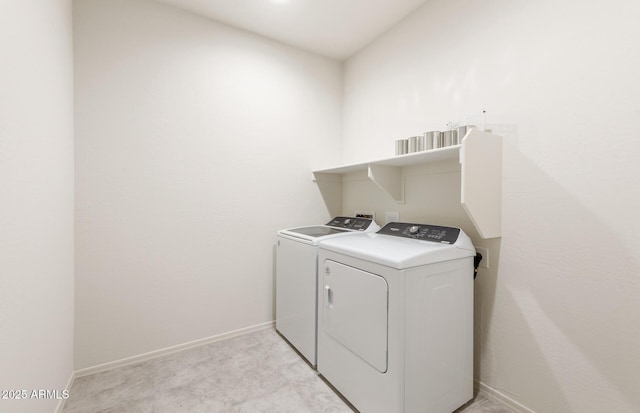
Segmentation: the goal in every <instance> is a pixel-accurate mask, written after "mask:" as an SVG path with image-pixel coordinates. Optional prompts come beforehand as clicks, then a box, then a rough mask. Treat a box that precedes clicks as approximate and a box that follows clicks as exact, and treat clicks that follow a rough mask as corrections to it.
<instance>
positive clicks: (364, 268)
mask: <svg viewBox="0 0 640 413" xmlns="http://www.w3.org/2000/svg"><path fill="white" fill-rule="evenodd" d="M475 253H476V252H475V248H474V247H473V244H472V243H471V240H470V239H469V237H468V236H467V235H466V234H465V233H464V232H463V231H462V230H460V229H459V228H450V227H441V226H435V225H424V224H410V223H390V224H387V225H385V226H384V227H383V228H382V229H381V230H380V231H378V232H377V233H371V234H356V235H353V236H350V237H343V238H335V239H327V240H324V241H322V242H321V243H320V251H319V257H318V260H319V269H320V273H319V277H318V291H319V297H318V365H317V368H318V372H319V373H320V374H322V376H324V377H325V378H326V379H327V380H328V381H329V382H330V383H331V384H332V385H333V386H334V387H335V388H336V389H337V390H338V391H339V392H340V393H342V395H343V396H344V397H345V398H346V399H347V400H349V401H350V402H351V403H352V404H353V405H354V406H355V407H356V408H357V409H358V410H359V411H361V412H362V413H394V412H404V413H409V412H429V413H450V412H452V411H454V410H455V409H457V408H458V407H460V406H461V405H463V404H464V403H466V402H467V401H469V400H470V399H471V398H472V397H473V270H474V267H473V264H474V262H473V261H474V256H475Z"/></svg>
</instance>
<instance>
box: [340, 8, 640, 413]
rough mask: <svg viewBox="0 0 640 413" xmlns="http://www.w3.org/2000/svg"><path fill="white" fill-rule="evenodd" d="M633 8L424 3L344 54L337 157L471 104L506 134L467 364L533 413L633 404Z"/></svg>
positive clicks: (636, 197) (638, 341)
mask: <svg viewBox="0 0 640 413" xmlns="http://www.w3.org/2000/svg"><path fill="white" fill-rule="evenodd" d="M639 14H640V3H638V2H636V1H634V0H617V1H613V2H583V1H577V0H576V1H563V2H556V1H551V0H543V1H536V2H528V1H515V2H514V1H507V0H487V1H477V2H468V1H461V0H453V1H444V0H439V1H433V2H428V3H427V4H426V5H425V6H424V7H423V8H421V9H420V10H419V11H417V12H416V13H414V14H413V15H412V16H410V17H409V18H407V19H406V20H405V21H403V22H402V23H401V24H400V25H398V26H396V27H395V28H394V29H393V30H392V31H390V32H388V33H387V34H385V35H384V36H382V37H381V38H379V39H378V40H376V41H375V42H374V43H373V44H371V45H370V46H368V47H367V48H366V49H365V50H363V51H362V52H361V53H359V54H357V55H356V56H354V57H353V58H351V59H349V60H348V61H347V62H346V65H345V77H344V90H345V92H344V94H345V95H344V102H343V105H344V106H343V107H344V115H343V139H344V142H343V145H344V151H343V157H344V160H345V161H347V162H352V161H360V160H366V159H369V158H379V157H385V156H390V155H392V154H393V150H394V146H393V141H394V140H395V139H399V138H402V137H407V136H412V135H415V134H419V133H422V132H424V131H425V130H428V129H430V128H433V127H435V126H439V127H444V125H445V123H446V122H447V121H448V120H451V119H455V118H458V117H460V116H463V115H466V114H470V113H474V112H477V111H479V110H481V109H482V108H486V109H487V111H488V120H489V123H490V127H492V128H493V129H494V130H495V131H496V132H497V133H499V134H502V135H503V136H505V147H504V186H503V188H504V198H503V229H504V230H503V237H502V239H501V240H493V241H488V243H489V246H490V247H491V251H490V253H492V254H493V257H492V260H493V261H492V262H493V264H492V269H491V270H489V271H483V272H481V274H480V276H479V277H478V280H477V282H476V301H477V303H476V311H477V313H478V316H477V323H476V349H477V353H476V355H477V359H478V360H477V364H476V372H475V374H476V376H477V378H478V379H479V380H480V381H482V382H483V383H485V384H487V385H489V386H492V387H493V388H495V389H497V390H499V391H500V392H502V394H503V395H506V396H507V397H510V398H512V399H513V400H514V401H516V402H519V403H521V404H523V405H524V406H526V407H528V408H530V409H532V410H534V411H537V412H544V413H552V412H563V413H565V412H580V413H585V412H594V413H595V412H603V411H615V412H637V411H639V410H640V393H639V392H638V391H637V390H638V383H639V379H640V352H639V351H638V348H640V300H638V297H640V275H639V274H640V260H639V259H638V257H639V254H638V251H640V241H639V238H638V236H637V230H638V228H639V226H638V224H637V211H638V210H639V209H640V189H639V188H640V187H639V186H638V184H637V177H638V176H640V166H639V164H638V159H640V140H639V139H638V138H639V137H638V132H637V131H638V126H637V123H638V122H637V119H639V115H640V78H639V77H638V73H640V54H638V53H637V50H638V49H637V39H638V38H640V26H638V24H637V21H636V20H637V19H636V16H638V15H639ZM409 184H411V183H409ZM432 185H433V184H432ZM446 185H453V184H443V185H442V188H444V187H445V186H446ZM366 191H368V189H367V188H364V189H363V188H361V189H360V190H359V193H366ZM381 199H382V198H381V196H380V195H378V194H373V193H372V194H370V195H369V198H362V197H361V198H359V199H353V198H351V199H349V197H348V196H347V197H346V198H345V201H344V205H345V208H349V209H350V208H352V206H353V205H355V204H363V205H364V204H367V203H376V202H378V201H380V200H381ZM381 202H386V201H381ZM425 202H427V205H428V203H429V200H427V201H425ZM430 202H435V200H433V199H432V200H431V201H430ZM383 207H384V208H387V207H391V206H387V205H384V206H383ZM399 208H405V209H406V210H408V211H409V212H408V215H409V217H410V218H412V219H413V218H416V219H424V220H428V221H433V220H438V219H440V218H442V217H443V215H444V214H446V211H442V210H438V208H437V207H432V208H433V209H435V213H431V212H430V211H429V210H428V209H425V210H424V212H423V213H420V212H419V210H416V208H415V205H413V204H411V202H410V201H409V202H408V203H407V205H406V206H400V207H399ZM401 218H403V216H402V214H401ZM445 218H446V217H445ZM463 224H464V225H466V221H465V222H463ZM485 242H487V241H485ZM498 255H499V256H498Z"/></svg>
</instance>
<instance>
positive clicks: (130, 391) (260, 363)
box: [63, 329, 512, 413]
mask: <svg viewBox="0 0 640 413" xmlns="http://www.w3.org/2000/svg"><path fill="white" fill-rule="evenodd" d="M89 412H90V413H98V412H100V413H107V412H109V413H111V412H113V413H134V412H135V413H138V412H140V413H165V412H166V413H179V412H190V413H191V412H193V413H200V412H207V413H209V412H216V413H218V412H221V413H223V412H224V413H226V412H229V413H243V412H252V413H256V412H269V413H275V412H277V413H286V412H291V413H294V412H295V413H305V412H307V413H316V412H317V413H321V412H322V413H340V412H345V413H351V412H353V410H352V409H351V408H350V407H349V405H348V404H346V403H345V402H344V401H343V400H342V399H341V398H340V397H339V396H338V395H337V394H336V393H335V392H334V391H333V390H332V389H331V388H330V387H329V386H328V385H327V384H326V383H325V382H324V381H323V380H322V379H321V378H320V377H319V376H318V375H317V373H316V372H315V371H314V370H313V369H312V368H310V367H309V365H308V364H307V363H306V362H304V361H303V360H302V359H301V358H300V356H299V355H298V354H297V353H296V352H295V351H294V350H293V349H292V348H291V347H290V346H289V345H288V344H287V343H286V342H285V341H284V340H283V339H282V338H281V337H280V336H279V335H278V334H277V333H276V332H275V330H273V329H265V330H260V331H258V332H254V333H251V334H247V335H243V336H240V337H235V338H232V339H229V340H224V341H219V342H216V343H213V344H209V345H206V346H202V347H198V348H195V349H191V350H185V351H183V352H180V353H177V354H172V355H169V356H166V357H162V358H158V359H154V360H150V361H146V362H142V363H138V364H134V365H130V366H126V367H121V368H116V369H112V370H109V371H106V372H102V373H96V374H92V375H89V376H84V377H79V378H76V379H75V381H74V383H73V386H72V387H71V392H70V397H69V399H68V400H67V401H66V403H65V407H64V410H63V413H89ZM458 412H464V413H510V412H512V410H510V409H508V408H507V407H505V406H503V405H501V404H497V403H496V402H494V401H492V400H489V399H487V398H486V397H483V396H478V397H476V398H475V399H474V401H473V402H472V403H470V404H468V405H467V406H465V407H464V408H462V409H460V410H459V411H458Z"/></svg>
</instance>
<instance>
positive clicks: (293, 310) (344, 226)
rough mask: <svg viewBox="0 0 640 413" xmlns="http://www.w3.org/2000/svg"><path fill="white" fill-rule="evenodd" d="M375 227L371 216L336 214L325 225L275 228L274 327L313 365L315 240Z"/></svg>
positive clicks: (316, 262)
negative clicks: (338, 215) (340, 215)
mask: <svg viewBox="0 0 640 413" xmlns="http://www.w3.org/2000/svg"><path fill="white" fill-rule="evenodd" d="M379 229H380V226H378V225H377V224H376V223H375V221H373V220H372V219H368V218H353V217H336V218H333V219H332V220H331V221H329V222H328V223H327V224H325V225H315V226H307V227H299V228H290V229H284V230H280V231H278V243H277V253H276V330H278V332H279V333H280V334H281V335H282V336H284V337H285V338H286V339H287V340H288V341H289V343H291V345H293V346H294V347H295V348H296V349H297V350H298V351H299V352H300V354H302V355H303V356H304V357H305V358H306V359H307V361H309V363H311V365H313V366H315V365H316V349H317V334H316V333H317V315H316V309H317V305H318V300H317V297H318V294H317V285H318V275H317V274H318V243H319V242H320V241H322V240H327V239H331V238H335V237H343V236H346V235H356V234H357V233H359V232H375V231H377V230H379Z"/></svg>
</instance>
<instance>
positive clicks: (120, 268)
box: [74, 0, 342, 369]
mask: <svg viewBox="0 0 640 413" xmlns="http://www.w3.org/2000/svg"><path fill="white" fill-rule="evenodd" d="M74 25H75V26H74V29H75V32H74V36H75V37H74V40H75V57H76V63H75V73H76V78H75V82H76V83H75V90H76V103H77V104H76V112H75V115H76V132H77V133H76V164H77V167H76V185H77V191H76V199H77V203H76V241H77V243H76V246H77V260H76V271H77V273H76V282H77V285H76V289H77V296H76V297H77V304H76V322H77V324H76V368H79V369H81V368H85V367H89V366H95V365H97V364H100V363H104V362H110V361H114V360H118V359H122V358H125V357H129V356H136V355H139V354H142V353H145V352H149V351H153V350H158V349H162V348H166V347H169V346H173V345H178V344H182V343H186V342H189V341H192V340H197V339H202V338H206V337H210V336H214V335H217V334H221V333H226V332H230V331H233V330H236V329H240V328H244V327H248V326H253V325H257V324H260V323H265V322H269V321H271V320H273V318H274V302H273V294H274V291H273V285H274V279H273V276H274V274H273V246H274V242H275V233H276V231H277V230H278V229H280V228H284V227H288V226H294V225H302V224H312V223H317V222H322V221H325V220H327V219H328V218H329V215H328V212H327V210H326V207H325V206H324V203H323V202H322V199H321V197H320V194H319V192H318V190H317V188H316V187H315V184H314V183H313V182H312V180H311V170H312V169H313V168H314V167H316V168H317V167H318V165H319V164H327V163H336V162H338V161H339V160H340V159H339V157H340V122H341V90H342V89H341V87H342V85H341V66H340V64H339V63H338V62H335V61H332V60H329V59H325V58H321V57H317V56H315V55H312V54H309V53H306V52H303V51H300V50H298V49H294V48H291V47H288V46H284V45H282V44H279V43H275V42H272V41H268V40H266V39H264V38H261V37H258V36H255V35H251V34H248V33H246V32H243V31H240V30H237V29H233V28H230V27H228V26H225V25H222V24H219V23H216V22H214V21H211V20H207V19H205V18H202V17H198V16H196V15H191V14H188V13H185V12H182V11H179V10H177V9H173V8H171V7H169V6H165V5H161V4H158V3H155V2H152V1H128V0H127V1H124V0H120V1H107V0H103V1H100V0H98V1H94V0H87V1H77V2H75V3H74Z"/></svg>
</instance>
